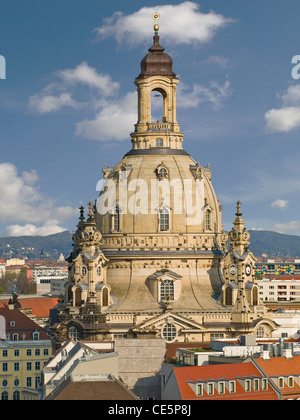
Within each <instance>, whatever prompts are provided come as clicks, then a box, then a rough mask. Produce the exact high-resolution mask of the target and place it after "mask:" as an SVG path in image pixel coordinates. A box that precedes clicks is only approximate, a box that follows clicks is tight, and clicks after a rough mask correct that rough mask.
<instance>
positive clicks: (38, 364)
mask: <svg viewBox="0 0 300 420" xmlns="http://www.w3.org/2000/svg"><path fill="white" fill-rule="evenodd" d="M34 367H35V370H41V362H35V364H34Z"/></svg>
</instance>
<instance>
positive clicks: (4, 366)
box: [2, 362, 8, 372]
mask: <svg viewBox="0 0 300 420" xmlns="http://www.w3.org/2000/svg"><path fill="white" fill-rule="evenodd" d="M7 371H8V363H6V362H4V363H2V372H7Z"/></svg>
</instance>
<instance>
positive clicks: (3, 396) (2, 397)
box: [1, 391, 8, 401]
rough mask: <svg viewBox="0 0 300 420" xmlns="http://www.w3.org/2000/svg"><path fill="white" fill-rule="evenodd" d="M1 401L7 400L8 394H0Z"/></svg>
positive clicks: (4, 392)
mask: <svg viewBox="0 0 300 420" xmlns="http://www.w3.org/2000/svg"><path fill="white" fill-rule="evenodd" d="M1 400H2V401H7V400H8V392H6V391H3V392H2V394H1Z"/></svg>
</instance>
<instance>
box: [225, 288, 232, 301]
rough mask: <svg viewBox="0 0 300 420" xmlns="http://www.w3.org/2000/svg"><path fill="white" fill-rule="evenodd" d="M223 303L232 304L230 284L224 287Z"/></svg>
mask: <svg viewBox="0 0 300 420" xmlns="http://www.w3.org/2000/svg"><path fill="white" fill-rule="evenodd" d="M225 305H227V306H232V289H231V287H230V286H227V287H226V289H225Z"/></svg>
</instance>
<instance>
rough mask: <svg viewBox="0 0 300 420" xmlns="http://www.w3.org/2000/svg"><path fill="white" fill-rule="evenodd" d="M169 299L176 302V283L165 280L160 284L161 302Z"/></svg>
mask: <svg viewBox="0 0 300 420" xmlns="http://www.w3.org/2000/svg"><path fill="white" fill-rule="evenodd" d="M167 297H170V298H171V300H174V282H173V281H172V280H163V281H162V282H161V284H160V300H164V299H165V298H167Z"/></svg>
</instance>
